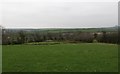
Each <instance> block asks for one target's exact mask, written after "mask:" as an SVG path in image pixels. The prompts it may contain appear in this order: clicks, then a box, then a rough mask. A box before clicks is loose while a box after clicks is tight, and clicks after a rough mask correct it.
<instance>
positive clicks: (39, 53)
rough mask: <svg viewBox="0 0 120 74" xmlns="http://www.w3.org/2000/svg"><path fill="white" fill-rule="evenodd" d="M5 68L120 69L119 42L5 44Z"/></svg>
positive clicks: (34, 69)
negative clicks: (116, 43) (119, 59)
mask: <svg viewBox="0 0 120 74" xmlns="http://www.w3.org/2000/svg"><path fill="white" fill-rule="evenodd" d="M2 52H3V53H2V54H3V55H2V56H3V66H2V67H3V68H2V69H3V72H117V71H118V46H117V45H115V44H103V43H78V44H74V43H71V44H70V43H68V44H55V45H3V50H2Z"/></svg>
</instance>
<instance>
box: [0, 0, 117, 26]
mask: <svg viewBox="0 0 120 74" xmlns="http://www.w3.org/2000/svg"><path fill="white" fill-rule="evenodd" d="M117 1H118V0H3V1H2V2H1V3H0V7H1V14H2V15H0V17H1V18H0V24H1V25H2V26H4V27H6V28H83V27H84V28H88V27H92V28H93V27H111V26H115V25H118V2H117Z"/></svg>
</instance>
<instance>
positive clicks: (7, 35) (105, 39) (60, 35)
mask: <svg viewBox="0 0 120 74" xmlns="http://www.w3.org/2000/svg"><path fill="white" fill-rule="evenodd" d="M2 36H3V39H2V41H3V44H23V43H30V42H47V41H50V42H52V41H53V42H54V41H57V42H58V41H59V42H60V41H64V42H65V41H66V42H74V43H77V42H85V43H92V42H102V43H118V33H117V32H96V33H91V32H57V33H52V32H51V33H50V32H45V33H43V32H25V31H18V32H11V31H5V30H3V35H2Z"/></svg>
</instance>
